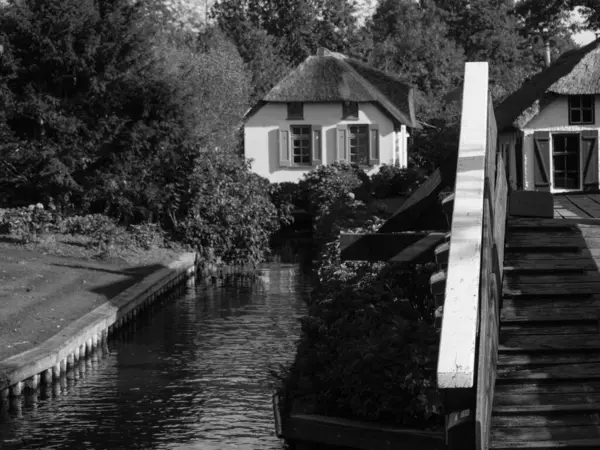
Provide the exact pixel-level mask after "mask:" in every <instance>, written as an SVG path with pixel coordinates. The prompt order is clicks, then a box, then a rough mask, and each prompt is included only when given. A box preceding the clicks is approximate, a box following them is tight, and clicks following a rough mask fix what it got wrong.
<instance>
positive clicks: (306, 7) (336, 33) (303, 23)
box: [212, 0, 357, 66]
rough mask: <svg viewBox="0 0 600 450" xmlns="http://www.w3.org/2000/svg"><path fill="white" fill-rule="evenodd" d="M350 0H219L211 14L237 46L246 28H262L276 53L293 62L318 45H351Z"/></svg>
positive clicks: (333, 47)
mask: <svg viewBox="0 0 600 450" xmlns="http://www.w3.org/2000/svg"><path fill="white" fill-rule="evenodd" d="M353 12H354V7H353V2H350V1H348V0H268V1H259V0H243V1H240V0H220V1H218V2H216V3H215V4H214V5H213V9H212V16H213V17H214V18H215V19H216V20H217V23H218V24H219V26H220V27H221V28H222V29H223V30H225V31H226V32H227V33H228V35H229V36H231V37H233V38H234V41H235V42H236V44H237V45H238V46H243V47H247V45H245V44H244V42H245V39H246V38H245V37H244V35H250V36H252V34H253V32H250V33H248V31H249V30H264V32H265V33H266V35H267V36H270V37H272V38H274V39H275V40H277V41H278V42H279V48H280V51H279V54H280V55H286V59H288V60H289V61H290V63H291V64H292V66H296V65H297V64H299V63H300V62H302V60H304V59H305V58H306V57H307V56H308V55H310V54H314V52H315V51H316V49H317V48H318V47H320V46H323V47H327V48H329V49H330V50H334V51H338V50H343V49H344V48H348V47H351V42H352V39H353V36H354V33H355V31H356V28H357V26H356V18H355V16H354V14H353Z"/></svg>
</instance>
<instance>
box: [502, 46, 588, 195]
mask: <svg viewBox="0 0 600 450" xmlns="http://www.w3.org/2000/svg"><path fill="white" fill-rule="evenodd" d="M495 113H496V120H497V122H498V138H499V139H498V147H499V150H500V151H501V152H502V153H503V156H504V160H505V162H506V165H507V172H508V176H509V182H510V185H511V187H512V188H513V189H524V190H537V191H549V192H553V193H558V192H576V191H596V190H598V180H599V179H600V165H599V158H598V137H599V131H600V121H599V120H600V119H599V116H600V39H599V40H596V41H594V42H592V43H590V44H588V45H586V46H584V47H581V48H578V49H574V50H571V51H569V52H567V53H565V54H563V55H562V56H561V57H560V58H559V59H558V60H556V61H555V62H554V64H552V65H551V66H550V67H548V68H547V69H545V70H543V71H542V72H540V73H538V74H537V75H535V76H534V77H532V78H531V79H530V80H529V81H527V82H526V83H525V84H524V85H523V86H522V87H521V88H520V89H519V90H517V91H516V92H515V93H513V94H511V95H510V96H509V97H507V98H506V100H504V101H503V102H502V103H501V104H500V105H499V106H498V107H497V108H496V110H495Z"/></svg>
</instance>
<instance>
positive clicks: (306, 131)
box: [290, 125, 312, 164]
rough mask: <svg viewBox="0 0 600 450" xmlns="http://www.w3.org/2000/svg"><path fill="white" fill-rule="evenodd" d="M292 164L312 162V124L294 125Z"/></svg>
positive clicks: (292, 128)
mask: <svg viewBox="0 0 600 450" xmlns="http://www.w3.org/2000/svg"><path fill="white" fill-rule="evenodd" d="M290 128H291V137H292V164H310V155H311V153H312V146H311V143H310V135H311V133H310V125H292V126H291V127H290Z"/></svg>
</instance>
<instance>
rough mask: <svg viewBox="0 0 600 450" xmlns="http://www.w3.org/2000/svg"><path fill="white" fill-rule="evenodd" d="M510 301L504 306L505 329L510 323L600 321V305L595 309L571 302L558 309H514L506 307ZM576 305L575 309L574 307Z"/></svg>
mask: <svg viewBox="0 0 600 450" xmlns="http://www.w3.org/2000/svg"><path fill="white" fill-rule="evenodd" d="M508 300H509V299H506V300H504V302H505V303H504V304H503V305H502V313H501V316H500V317H501V319H500V320H501V321H502V323H503V326H502V327H503V328H504V326H505V325H506V324H507V323H510V322H519V323H520V322H547V321H553V320H562V321H565V322H567V321H570V322H580V321H582V320H598V319H600V304H598V306H595V307H585V308H584V307H581V306H580V305H579V304H577V302H574V301H572V300H571V301H569V303H571V305H570V306H566V307H556V306H553V305H552V304H547V305H544V306H542V307H538V308H533V307H523V306H519V307H514V306H509V305H506V302H507V301H508ZM573 304H575V307H574V306H573Z"/></svg>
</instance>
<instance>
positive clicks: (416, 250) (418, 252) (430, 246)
mask: <svg viewBox="0 0 600 450" xmlns="http://www.w3.org/2000/svg"><path fill="white" fill-rule="evenodd" d="M445 239H446V233H437V232H433V233H429V234H428V235H427V236H425V237H424V238H423V239H420V240H418V241H417V242H415V243H414V244H411V245H409V246H408V247H406V248H405V249H404V250H401V251H400V253H398V254H397V255H396V256H394V257H393V258H391V259H390V260H389V262H393V263H403V264H410V263H414V262H422V261H424V260H425V259H429V258H430V256H431V252H433V250H434V248H435V247H437V246H438V245H439V244H440V243H441V242H443V241H444V240H445Z"/></svg>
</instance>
